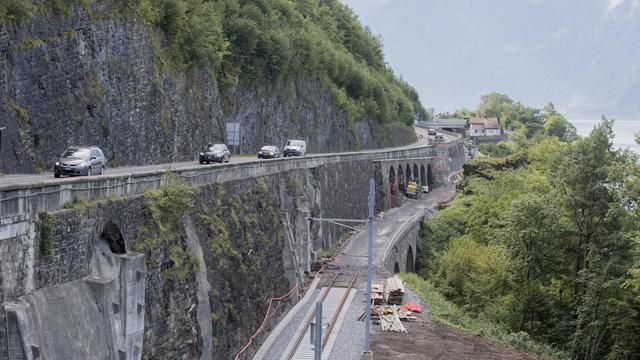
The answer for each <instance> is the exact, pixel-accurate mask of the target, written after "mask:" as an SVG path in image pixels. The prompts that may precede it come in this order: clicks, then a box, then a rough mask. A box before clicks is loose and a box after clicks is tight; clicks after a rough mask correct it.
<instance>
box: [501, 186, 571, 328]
mask: <svg viewBox="0 0 640 360" xmlns="http://www.w3.org/2000/svg"><path fill="white" fill-rule="evenodd" d="M559 218H560V214H559V209H558V207H557V206H556V202H555V200H554V198H553V197H552V196H550V195H549V194H548V193H546V194H545V193H531V194H527V195H524V196H523V197H521V198H519V199H517V200H515V201H514V202H513V203H512V205H511V207H510V209H509V210H508V211H507V214H506V216H505V221H504V228H503V230H502V233H501V235H502V236H501V238H502V239H503V240H502V241H503V242H504V244H505V246H506V248H507V249H508V251H509V253H510V255H511V261H510V266H509V267H510V272H511V274H512V276H510V279H511V282H512V284H513V285H512V286H513V288H514V290H515V298H516V300H517V302H519V306H518V308H519V309H521V314H520V321H519V324H518V325H517V330H518V331H527V332H528V333H530V334H534V333H536V332H538V329H537V327H538V326H539V325H538V324H539V323H540V322H545V321H546V320H547V316H546V314H545V313H544V312H541V311H543V309H544V306H543V305H544V304H545V303H548V301H547V300H546V294H545V290H544V288H545V287H548V286H549V285H550V283H551V280H552V279H553V278H555V277H556V276H558V275H559V274H560V272H561V263H562V254H563V251H562V250H563V248H564V244H563V240H562V237H561V231H562V229H561V225H560V223H559Z"/></svg>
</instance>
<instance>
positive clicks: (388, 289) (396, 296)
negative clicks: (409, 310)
mask: <svg viewBox="0 0 640 360" xmlns="http://www.w3.org/2000/svg"><path fill="white" fill-rule="evenodd" d="M403 297H404V284H403V283H402V279H400V278H399V277H398V276H397V275H394V276H392V277H390V278H387V280H386V281H385V284H384V298H385V301H386V302H387V304H392V305H400V304H402V298H403Z"/></svg>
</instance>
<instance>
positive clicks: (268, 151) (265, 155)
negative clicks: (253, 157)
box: [258, 145, 280, 159]
mask: <svg viewBox="0 0 640 360" xmlns="http://www.w3.org/2000/svg"><path fill="white" fill-rule="evenodd" d="M279 157H280V149H278V147H277V146H271V145H268V146H263V147H262V149H260V151H258V159H273V158H279Z"/></svg>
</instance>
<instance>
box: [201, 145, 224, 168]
mask: <svg viewBox="0 0 640 360" xmlns="http://www.w3.org/2000/svg"><path fill="white" fill-rule="evenodd" d="M199 159H200V164H204V163H207V164H208V163H210V162H212V161H217V162H219V163H222V162H229V160H231V152H230V151H229V148H227V145H225V144H207V146H205V147H204V149H203V150H202V152H200V157H199Z"/></svg>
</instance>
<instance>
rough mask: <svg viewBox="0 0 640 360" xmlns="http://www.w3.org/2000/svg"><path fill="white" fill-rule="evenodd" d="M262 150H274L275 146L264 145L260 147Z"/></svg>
mask: <svg viewBox="0 0 640 360" xmlns="http://www.w3.org/2000/svg"><path fill="white" fill-rule="evenodd" d="M260 150H262V151H274V150H275V148H274V147H273V146H263V147H262V149H260Z"/></svg>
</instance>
